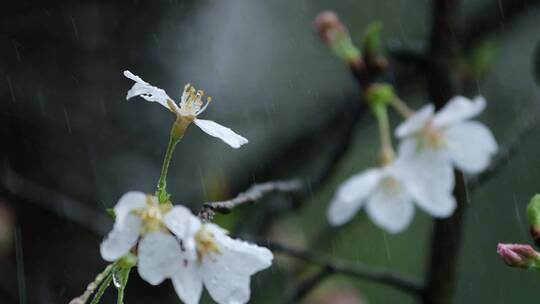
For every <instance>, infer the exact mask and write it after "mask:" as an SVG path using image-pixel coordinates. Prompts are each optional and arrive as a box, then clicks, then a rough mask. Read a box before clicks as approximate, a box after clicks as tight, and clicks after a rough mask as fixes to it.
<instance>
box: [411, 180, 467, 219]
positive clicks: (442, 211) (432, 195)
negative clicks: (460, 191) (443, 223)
mask: <svg viewBox="0 0 540 304" xmlns="http://www.w3.org/2000/svg"><path fill="white" fill-rule="evenodd" d="M413 195H414V198H415V200H416V203H417V204H418V207H420V208H422V209H423V210H424V211H425V212H427V213H428V214H430V215H431V216H433V217H437V218H445V217H449V216H451V215H452V214H453V213H454V210H455V209H456V207H457V203H456V199H455V198H454V196H453V195H452V193H445V192H441V191H437V190H435V189H434V188H429V187H423V188H419V189H418V190H415V193H414V194H413Z"/></svg>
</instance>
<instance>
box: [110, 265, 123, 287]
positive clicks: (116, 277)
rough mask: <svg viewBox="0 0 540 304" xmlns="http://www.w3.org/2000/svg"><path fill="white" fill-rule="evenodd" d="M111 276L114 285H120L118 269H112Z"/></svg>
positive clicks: (120, 277) (120, 276)
mask: <svg viewBox="0 0 540 304" xmlns="http://www.w3.org/2000/svg"><path fill="white" fill-rule="evenodd" d="M112 278H113V284H114V286H115V287H116V288H120V286H122V284H121V282H122V275H121V273H120V271H119V270H118V269H115V270H113V274H112Z"/></svg>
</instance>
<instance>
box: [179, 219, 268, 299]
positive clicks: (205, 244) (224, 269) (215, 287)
mask: <svg viewBox="0 0 540 304" xmlns="http://www.w3.org/2000/svg"><path fill="white" fill-rule="evenodd" d="M194 240H195V243H196V254H197V261H196V262H190V261H189V259H187V258H186V259H184V263H183V264H182V267H181V269H180V270H179V271H177V272H175V275H174V276H173V277H172V282H173V285H174V288H175V290H176V293H177V294H178V296H179V297H180V299H181V300H182V301H183V302H184V303H186V304H195V303H199V299H200V297H201V293H202V288H203V285H204V286H205V287H206V289H207V290H208V292H209V294H210V296H211V297H212V299H214V301H216V302H217V303H220V304H239V303H247V302H248V301H249V298H250V277H251V276H252V275H253V274H255V273H256V272H259V271H261V270H263V269H265V268H268V267H270V265H271V264H272V259H273V255H272V252H271V251H270V250H268V249H266V248H264V247H260V246H257V245H254V244H250V243H247V242H244V241H240V240H235V239H232V238H230V237H229V236H228V235H227V232H226V231H225V230H223V229H222V228H220V227H219V226H217V225H215V224H212V223H206V224H203V225H202V226H201V227H200V229H199V230H198V231H197V233H196V234H195V235H194ZM184 254H186V255H188V256H189V250H187V251H186V252H184Z"/></svg>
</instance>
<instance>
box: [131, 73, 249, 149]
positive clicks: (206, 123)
mask: <svg viewBox="0 0 540 304" xmlns="http://www.w3.org/2000/svg"><path fill="white" fill-rule="evenodd" d="M124 76H126V77H127V78H129V79H131V80H133V81H135V84H134V85H133V87H132V88H131V89H130V90H129V91H128V93H127V96H126V99H130V98H132V97H135V96H140V97H142V98H144V99H146V100H147V101H150V102H157V103H159V104H160V105H162V106H164V107H165V108H167V109H168V110H170V111H171V112H173V113H175V114H176V115H177V116H179V117H181V118H183V119H185V120H186V121H187V122H188V124H189V123H190V122H193V123H195V125H197V126H198V127H199V128H200V129H201V130H203V131H204V132H205V133H207V134H208V135H210V136H213V137H217V138H219V139H221V140H222V141H224V142H225V143H226V144H228V145H229V146H231V147H233V148H235V149H237V148H239V147H240V146H242V145H244V144H246V143H248V140H247V139H246V138H244V137H243V136H241V135H239V134H237V133H235V132H234V131H233V130H231V129H229V128H227V127H224V126H222V125H220V124H218V123H216V122H214V121H211V120H204V119H199V118H197V117H198V116H199V115H200V114H201V113H202V112H204V110H206V107H207V106H208V104H209V103H210V102H211V100H212V99H211V98H210V97H208V98H207V100H206V102H204V101H203V97H204V92H203V91H202V90H196V89H195V88H194V87H193V86H192V85H191V84H187V85H186V86H185V87H184V92H183V93H182V97H181V98H180V103H179V104H178V105H177V104H176V102H175V101H174V100H173V99H172V98H170V97H169V96H168V95H167V93H166V92H165V91H164V90H163V89H160V88H158V87H155V86H152V85H151V84H149V83H147V82H146V81H144V80H142V78H140V77H139V76H137V75H135V74H133V73H131V72H130V71H124Z"/></svg>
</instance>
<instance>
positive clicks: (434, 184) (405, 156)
mask: <svg viewBox="0 0 540 304" xmlns="http://www.w3.org/2000/svg"><path fill="white" fill-rule="evenodd" d="M395 167H396V169H395V170H396V172H397V174H398V175H399V176H400V180H402V181H403V184H404V185H405V187H406V188H407V190H408V191H409V192H410V193H411V195H412V196H413V198H414V200H415V201H416V203H417V204H418V206H419V207H421V208H422V209H424V210H425V211H426V212H427V213H429V214H431V215H432V216H434V217H448V216H450V215H451V214H452V213H453V212H454V209H455V207H456V202H455V199H454V197H453V196H452V190H453V189H454V169H453V166H452V161H451V159H450V157H449V155H448V153H447V151H446V150H444V149H431V148H423V149H418V147H417V142H416V140H415V139H414V138H409V139H406V140H404V141H403V142H402V143H401V145H400V147H399V157H398V160H397V161H396V165H395Z"/></svg>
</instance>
